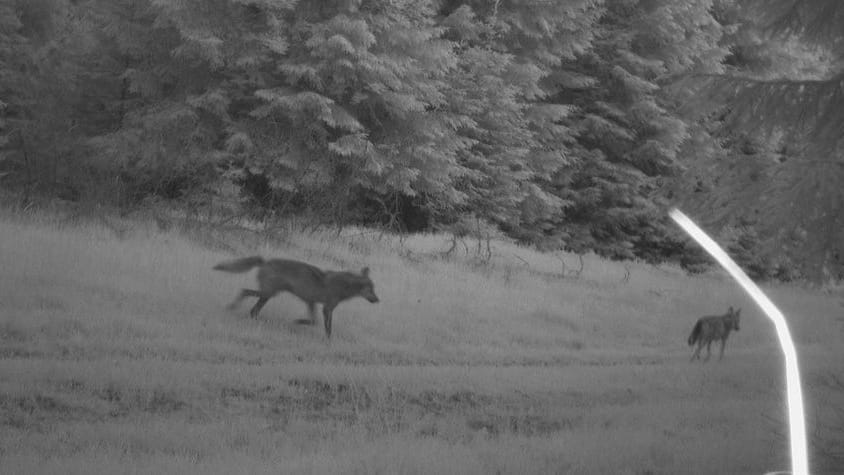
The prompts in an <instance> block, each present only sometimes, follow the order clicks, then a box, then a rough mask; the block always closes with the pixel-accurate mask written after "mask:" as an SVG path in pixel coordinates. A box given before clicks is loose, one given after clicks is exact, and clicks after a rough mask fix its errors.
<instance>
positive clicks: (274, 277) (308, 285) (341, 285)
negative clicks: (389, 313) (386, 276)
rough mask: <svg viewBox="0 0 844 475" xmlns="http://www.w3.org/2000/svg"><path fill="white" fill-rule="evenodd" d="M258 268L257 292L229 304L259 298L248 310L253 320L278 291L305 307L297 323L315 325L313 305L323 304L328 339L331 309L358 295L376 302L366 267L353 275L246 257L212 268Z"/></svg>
mask: <svg viewBox="0 0 844 475" xmlns="http://www.w3.org/2000/svg"><path fill="white" fill-rule="evenodd" d="M253 267H257V268H258V287H259V288H260V290H251V289H243V290H241V291H240V294H238V296H237V298H235V299H234V301H233V302H232V303H230V304H229V306H228V308H229V309H230V310H232V309H235V308H236V307H237V306H238V305H239V304H240V302H241V301H243V299H244V298H246V297H258V302H256V303H255V306H253V307H252V310H250V311H249V315H250V316H251V317H252V318H255V317H257V316H258V312H260V311H261V308H262V307H263V306H264V305H265V304H266V303H267V301H268V300H269V299H270V298H272V297H274V296H275V295H276V294H278V293H279V292H290V293H291V294H293V295H295V296H297V297H299V298H300V299H302V300H303V301H304V302H305V303H306V304H307V305H308V313H309V315H310V317H311V319H310V320H305V319H299V320H296V322H297V323H304V324H310V325H315V324H316V312H315V310H316V309H315V305H316V304H318V303H321V304H322V315H323V317H324V318H323V323H324V324H325V334H326V336H328V338H331V315H332V312H333V311H334V308H335V307H336V306H337V305H338V304H339V303H340V302H342V301H344V300H348V299H350V298H352V297H356V296H360V297H363V298H365V299H366V300H368V301H370V302H372V303H377V302H378V296H377V295H375V288H374V286H373V284H372V280H371V279H370V278H369V268H368V267H364V268H363V270H361V272H360V274H356V273H354V272H334V271H325V270H322V269H319V268H318V267H314V266H312V265H310V264H306V263H304V262H300V261H294V260H290V259H270V260H266V261H265V260H264V258H262V257H261V256H252V257H245V258H243V259H237V260H234V261H227V262H222V263H220V264H217V265H216V266H214V269H215V270H220V271H224V272H246V271H249V270H251V269H252V268H253Z"/></svg>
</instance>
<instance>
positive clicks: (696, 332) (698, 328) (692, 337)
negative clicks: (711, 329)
mask: <svg viewBox="0 0 844 475" xmlns="http://www.w3.org/2000/svg"><path fill="white" fill-rule="evenodd" d="M702 326H703V325H702V324H701V322H700V320H698V321H697V323H695V327H694V328H692V334H691V335H689V346H692V345H694V344H695V342H696V341H697V340H698V338H700V332H701V327H702Z"/></svg>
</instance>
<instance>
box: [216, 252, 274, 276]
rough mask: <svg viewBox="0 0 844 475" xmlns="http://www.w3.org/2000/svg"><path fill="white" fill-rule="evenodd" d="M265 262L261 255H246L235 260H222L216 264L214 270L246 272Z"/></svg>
mask: <svg viewBox="0 0 844 475" xmlns="http://www.w3.org/2000/svg"><path fill="white" fill-rule="evenodd" d="M263 264H264V258H263V257H261V256H252V257H244V258H243V259H237V260H234V261H227V262H221V263H219V264H217V265H216V266H214V270H221V271H223V272H246V271H248V270H250V269H252V268H253V267H258V266H260V265H263Z"/></svg>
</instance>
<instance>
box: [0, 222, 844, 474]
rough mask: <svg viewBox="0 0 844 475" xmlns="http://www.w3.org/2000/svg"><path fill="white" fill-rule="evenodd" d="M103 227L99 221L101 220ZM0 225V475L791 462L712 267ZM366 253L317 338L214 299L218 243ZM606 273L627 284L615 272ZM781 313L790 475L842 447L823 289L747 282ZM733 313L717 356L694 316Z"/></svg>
mask: <svg viewBox="0 0 844 475" xmlns="http://www.w3.org/2000/svg"><path fill="white" fill-rule="evenodd" d="M116 230H117V231H116ZM448 247H449V244H448V241H447V239H446V238H445V237H443V236H439V235H416V236H411V237H408V238H406V239H404V240H402V241H399V240H398V239H397V238H395V237H391V236H380V235H378V234H375V233H369V232H368V231H367V230H361V229H349V230H343V231H342V232H341V233H330V232H319V233H303V232H297V231H295V230H293V229H290V230H287V232H286V233H284V239H283V240H279V241H277V242H273V243H270V242H267V241H266V240H264V239H261V238H259V237H256V235H255V234H254V233H250V232H247V231H233V230H228V231H224V230H221V229H209V228H208V227H195V228H192V229H187V230H185V229H183V230H181V231H179V230H170V231H166V232H162V231H159V230H157V229H156V228H154V227H153V226H151V225H150V224H149V223H146V222H144V221H136V222H130V221H118V220H116V219H115V220H112V221H97V222H86V223H76V224H73V223H71V224H68V223H63V222H62V221H61V220H60V219H59V218H57V217H56V216H55V215H47V214H42V215H35V216H31V215H20V214H14V213H10V212H3V213H2V214H1V215H0V269H3V270H4V272H3V273H2V275H0V473H178V474H180V475H181V474H187V473H314V474H322V473H461V474H462V473H496V472H499V473H608V474H610V473H612V474H617V473H629V474H646V473H764V472H765V471H767V470H775V469H784V468H787V466H788V460H787V454H788V448H787V442H788V441H787V440H786V439H785V436H784V434H787V431H786V428H785V426H784V425H783V424H784V421H785V413H784V390H783V377H782V368H781V365H782V361H781V355H780V351H779V349H778V346H777V345H776V341H775V334H774V331H773V326H772V324H771V323H770V322H769V321H768V320H767V319H766V317H764V315H762V314H761V312H759V311H758V310H757V309H756V308H755V307H754V306H753V304H752V302H750V301H749V300H748V299H747V298H746V297H745V296H744V295H743V294H742V293H741V291H740V290H739V289H738V288H736V287H735V286H734V285H732V283H731V282H729V281H728V280H727V279H726V278H725V277H723V276H721V275H719V274H717V273H716V274H710V275H705V276H699V277H689V276H686V275H684V274H683V273H682V272H681V271H679V270H678V269H676V268H672V267H653V266H649V265H645V264H628V265H627V266H626V267H625V266H624V265H622V264H619V263H613V262H609V261H604V260H601V259H598V258H597V257H595V256H587V257H586V258H585V265H584V269H583V272H582V273H581V274H580V276H579V277H578V278H573V277H571V276H569V277H565V278H563V277H560V272H561V270H562V265H561V261H560V259H563V261H562V262H566V268H567V269H569V270H570V269H572V268H573V267H575V266H576V265H577V264H576V263H577V258H576V257H574V256H569V255H557V256H552V255H549V254H541V253H537V252H534V251H531V250H528V249H524V248H521V247H518V246H515V245H512V244H508V243H504V242H496V243H494V245H493V259H492V260H491V261H490V262H488V263H485V264H483V265H481V264H478V263H477V262H475V261H474V260H473V259H472V256H471V252H469V253H466V252H465V250H464V249H463V248H462V247H461V246H458V247H457V249H456V251H455V253H454V254H452V255H451V256H449V257H448V258H442V257H439V253H440V252H441V251H443V250H445V249H447V248H448ZM254 253H258V254H262V255H264V256H286V257H291V258H296V259H302V260H306V261H308V262H312V263H314V264H316V265H320V266H323V267H326V268H344V269H358V268H360V267H363V266H364V265H368V266H369V267H371V269H372V277H373V280H374V281H375V284H376V292H377V293H378V295H379V297H380V298H381V303H379V304H377V305H371V304H369V303H368V302H366V301H364V300H360V299H359V300H355V301H350V302H347V303H344V304H342V305H341V306H340V307H339V308H338V309H337V310H336V311H335V319H334V320H335V323H334V335H333V338H332V340H331V341H328V340H326V339H325V337H324V336H323V333H322V330H321V328H318V327H317V328H314V327H307V326H299V325H296V324H295V323H293V320H295V319H296V318H299V317H302V316H304V314H305V307H304V305H303V304H302V303H301V302H299V301H297V300H296V299H295V298H294V297H291V296H289V295H286V296H281V297H278V298H276V299H273V300H271V301H270V303H269V304H267V306H266V307H265V309H264V310H263V311H262V314H261V317H260V318H259V319H257V320H253V319H249V318H248V317H246V314H247V311H248V306H247V305H244V307H243V308H241V309H240V310H239V311H236V312H228V311H226V310H225V305H226V304H227V303H228V302H229V301H230V300H231V299H232V298H233V297H234V295H235V294H236V292H237V291H238V289H239V288H241V287H247V286H252V285H253V283H254V272H253V273H250V274H244V275H232V274H224V273H216V272H213V271H211V270H210V269H211V267H212V266H213V265H214V264H216V263H217V262H219V261H221V260H225V259H228V258H231V257H232V256H242V255H248V254H254ZM628 270H629V273H630V274H629V279H625V274H626V272H627V271H628ZM768 290H769V291H770V295H771V296H772V299H773V300H774V301H775V302H776V303H777V304H778V305H781V307H782V309H783V311H784V312H785V314H786V315H787V316H788V317H790V325H791V326H792V332H793V333H794V336H795V338H796V340H797V345H798V352H799V354H800V356H801V358H802V361H801V364H802V369H803V383H804V392H805V395H806V402H807V405H808V406H809V407H810V411H809V412H810V413H809V429H810V434H811V440H812V447H811V449H812V457H813V458H812V459H811V463H812V468H813V469H814V471H815V472H816V473H823V472H828V473H833V472H834V470H835V469H836V468H840V467H841V463H842V461H844V457H842V455H841V453H840V451H838V452H836V450H838V449H837V447H841V446H844V435H842V433H841V432H840V430H839V429H840V427H841V423H842V422H844V391H842V389H844V378H841V376H840V374H841V373H840V361H842V356H844V350H842V348H841V345H840V343H839V341H840V339H841V333H842V320H844V319H842V306H841V301H840V298H838V299H836V298H834V296H832V295H829V294H825V293H822V292H815V291H810V290H805V289H800V288H796V287H786V286H775V287H771V288H768ZM728 305H733V306H739V307H742V308H743V311H742V329H741V331H740V332H738V333H737V334H734V335H732V336H731V337H730V341H729V343H728V347H727V352H726V356H725V359H724V360H723V361H722V362H720V363H718V362H711V363H709V364H705V365H704V364H697V363H695V364H692V363H689V361H688V358H689V355H690V353H691V351H690V349H689V347H688V346H687V345H686V344H685V339H686V337H687V336H688V332H689V331H690V329H691V326H692V324H693V323H694V320H695V319H696V318H697V317H698V316H700V315H703V314H713V313H723V312H724V310H725V309H726V307H727V306H728Z"/></svg>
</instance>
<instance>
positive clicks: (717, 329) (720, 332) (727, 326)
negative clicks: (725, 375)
mask: <svg viewBox="0 0 844 475" xmlns="http://www.w3.org/2000/svg"><path fill="white" fill-rule="evenodd" d="M740 314H741V309H738V310H733V307H730V308H729V310H727V313H725V314H724V315H708V316H705V317H700V318H699V319H698V321H697V323H695V326H694V328H693V329H692V333H691V335H689V346H692V345H694V344H695V342H697V349H696V350H695V352H694V354H693V355H692V358H691V359H692V360H694V359H695V358H697V359H700V350H701V348H703V345H704V344H705V345H706V358H705V359H704V360H703V361H709V357H710V356H711V355H712V350H711V348H710V346H711V345H712V342H713V341H714V340H721V355H720V356H719V357H718V359H719V360H720V359H721V358H723V357H724V346H725V345H726V344H727V337H728V336H730V331H731V330H735V331H738V330H739V316H740Z"/></svg>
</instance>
